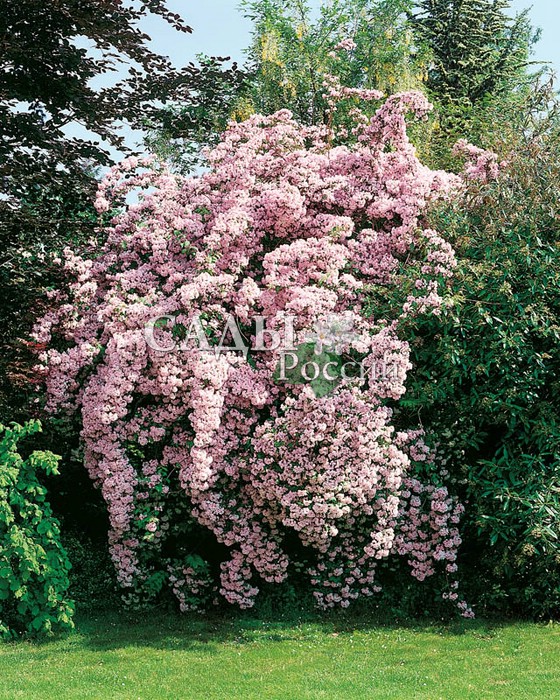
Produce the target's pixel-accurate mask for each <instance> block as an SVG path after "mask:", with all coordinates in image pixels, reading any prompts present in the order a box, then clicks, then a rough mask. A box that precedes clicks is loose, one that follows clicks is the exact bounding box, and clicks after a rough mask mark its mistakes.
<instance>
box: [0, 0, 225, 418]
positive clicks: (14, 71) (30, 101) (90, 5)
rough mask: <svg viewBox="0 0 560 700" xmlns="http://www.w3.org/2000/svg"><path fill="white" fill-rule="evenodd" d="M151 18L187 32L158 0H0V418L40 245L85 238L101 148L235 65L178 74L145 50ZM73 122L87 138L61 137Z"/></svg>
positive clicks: (42, 267) (21, 370)
mask: <svg viewBox="0 0 560 700" xmlns="http://www.w3.org/2000/svg"><path fill="white" fill-rule="evenodd" d="M148 13H152V14H154V15H159V16H160V17H161V18H162V19H163V20H165V21H166V22H168V23H169V24H170V25H171V26H172V27H174V28H175V29H176V30H177V31H178V32H182V33H184V34H188V33H190V32H191V31H192V30H191V28H190V27H189V26H188V25H187V24H186V23H185V22H184V20H183V19H181V17H179V15H176V14H174V13H172V12H169V11H168V10H167V8H166V2H165V0H149V2H146V3H144V4H143V5H142V6H141V7H140V8H139V9H135V6H134V5H129V3H126V2H123V0H53V1H52V2H48V3H45V2H42V1H41V0H21V2H12V0H0V41H1V46H2V51H1V53H0V137H1V138H0V250H1V253H0V285H1V291H2V294H1V302H0V324H1V325H2V331H3V332H2V338H3V340H2V347H1V350H2V352H1V353H0V355H1V357H2V359H1V360H0V370H1V371H0V375H1V376H2V381H1V382H0V383H1V386H0V392H1V393H2V396H0V415H4V417H5V418H6V419H12V418H13V417H15V416H14V412H15V413H17V412H18V411H19V410H20V409H19V408H18V406H19V407H20V408H21V405H22V402H23V397H22V399H21V400H16V399H15V397H16V395H17V393H18V390H17V386H16V385H17V378H18V375H19V376H25V375H26V374H27V375H28V374H29V373H28V371H26V369H25V367H26V360H25V354H24V352H23V351H22V348H21V345H18V344H17V343H16V342H15V340H14V339H16V338H18V337H20V336H21V335H23V334H24V333H25V330H26V329H28V328H29V326H30V323H31V317H32V316H33V313H32V309H33V307H34V306H36V305H37V304H40V303H41V300H42V297H43V291H44V288H45V287H48V286H49V284H52V283H53V282H54V279H53V277H52V274H51V272H52V271H51V269H50V267H49V265H48V261H47V260H46V257H45V252H46V251H48V250H52V249H56V248H60V247H62V246H63V245H65V244H69V245H71V246H75V245H77V244H78V243H79V242H80V241H83V240H85V239H87V238H89V237H90V236H91V235H92V234H93V231H94V225H95V222H96V216H95V214H94V211H93V209H92V206H91V201H92V197H93V191H94V188H95V183H96V180H95V174H96V167H99V166H106V165H108V164H109V163H110V162H111V157H110V154H109V150H108V147H109V146H112V147H114V148H117V149H119V150H121V151H126V150H127V146H126V144H125V141H124V138H123V135H122V133H120V131H119V128H118V126H119V124H122V123H123V122H124V123H127V124H129V125H130V126H131V127H134V128H143V127H144V126H145V125H146V122H149V121H150V120H152V119H155V118H156V117H157V115H160V114H161V113H162V109H163V106H164V105H165V103H167V102H169V101H170V100H181V102H183V103H187V104H188V103H190V102H191V101H195V102H197V101H198V99H199V97H198V95H199V90H200V88H201V87H202V88H203V90H204V92H205V94H206V95H210V94H211V93H212V89H213V87H215V89H216V90H218V91H219V90H220V88H219V85H220V84H221V82H224V81H225V82H227V81H228V80H229V79H230V77H231V76H233V75H235V72H236V71H235V66H234V67H233V68H232V69H231V70H229V71H228V70H222V69H223V60H221V59H215V60H209V61H207V62H206V63H205V64H204V65H203V66H200V67H198V68H197V67H195V66H194V64H192V63H190V64H188V65H187V66H186V67H185V68H182V69H180V70H177V69H175V68H174V67H173V65H172V64H171V63H170V62H169V60H168V59H166V58H165V57H163V56H160V55H158V54H156V53H154V52H153V51H152V50H151V49H150V47H149V37H148V36H147V35H146V34H144V33H143V32H142V31H141V29H140V28H139V26H138V22H139V21H140V20H141V19H142V18H143V17H145V16H146V15H147V14H148ZM109 73H116V74H117V75H118V76H119V78H118V79H117V81H116V83H115V84H113V85H108V86H106V87H101V88H99V89H96V88H94V87H93V86H92V81H96V80H97V81H99V79H100V78H103V77H104V76H107V74H109ZM104 82H107V81H106V80H105V79H104ZM197 119H199V120H201V119H204V112H203V111H200V110H199V111H198V112H197ZM71 124H78V125H80V126H81V127H84V128H85V129H86V133H88V132H89V134H90V135H91V136H90V137H88V136H85V137H78V136H71V135H69V134H68V131H67V127H68V126H69V125H71ZM14 383H15V384H14ZM8 395H11V398H10V399H9V400H8Z"/></svg>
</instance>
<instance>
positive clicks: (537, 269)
mask: <svg viewBox="0 0 560 700" xmlns="http://www.w3.org/2000/svg"><path fill="white" fill-rule="evenodd" d="M551 97H553V96H552V95H551V93H550V90H547V89H546V86H543V85H541V86H540V88H539V89H538V90H537V91H536V92H535V94H534V99H533V103H532V105H528V106H527V109H526V110H525V111H524V112H523V113H521V114H518V115H517V116H516V115H514V114H510V115H509V119H510V123H509V126H508V125H506V124H505V123H504V124H503V129H504V133H503V139H504V144H507V146H508V147H509V148H510V149H511V152H510V155H509V160H508V162H507V164H504V170H503V172H502V175H501V177H500V178H498V179H497V180H495V181H493V182H491V183H488V184H486V185H484V186H480V185H475V186H473V187H471V191H470V192H469V193H468V196H467V197H466V198H464V199H462V200H460V201H457V202H456V203H454V205H453V206H449V205H447V206H445V207H440V208H437V209H436V210H435V211H434V212H433V213H432V214H431V217H430V220H431V223H432V225H437V226H439V227H441V228H442V229H443V228H444V229H445V230H446V232H447V235H448V237H449V240H450V242H452V244H453V245H454V248H455V250H456V254H457V260H458V266H457V269H456V273H455V276H454V281H453V287H452V292H453V305H452V306H449V307H446V308H445V309H444V311H443V312H442V314H441V315H440V317H439V318H438V319H437V320H435V319H432V320H427V319H426V321H425V322H419V323H417V324H416V325H415V326H414V327H410V328H409V329H408V334H407V337H409V339H410V341H411V346H412V348H413V350H412V355H411V357H412V362H413V364H414V366H415V372H414V373H413V374H412V376H411V382H410V384H409V391H408V393H407V396H406V397H405V401H404V404H406V405H407V406H408V407H409V409H410V411H411V414H413V415H416V414H417V412H418V411H420V412H421V418H422V422H423V424H424V426H425V428H426V430H429V431H434V432H435V433H436V434H437V435H438V437H439V439H440V441H441V444H442V450H443V451H444V452H446V453H447V454H448V457H449V464H450V465H451V467H450V468H451V470H452V472H453V473H454V475H455V476H456V478H457V479H459V480H460V481H461V483H462V489H463V491H464V494H465V498H466V502H467V503H468V508H467V513H468V516H467V525H468V542H467V548H466V551H465V556H466V558H467V559H468V562H469V566H468V567H466V568H467V570H470V571H471V572H472V586H473V588H474V589H475V590H477V597H478V598H480V599H481V600H483V601H484V602H485V603H486V605H487V606H488V607H491V608H495V607H499V608H502V609H503V608H510V609H515V610H517V611H521V612H527V611H530V612H531V613H533V614H537V615H543V616H544V615H555V614H557V610H558V603H559V600H560V546H559V531H560V500H559V494H560V481H559V478H560V428H559V426H560V414H559V406H560V404H559V403H558V391H559V389H560V385H559V382H560V355H559V347H560V346H559V340H560V325H559V319H560V295H559V289H560V276H559V252H560V236H559V223H558V222H559V214H558V199H559V197H560V191H559V183H560V170H559V167H560V166H559V159H558V153H559V147H560V129H559V125H558V115H557V112H556V108H555V103H554V101H552V102H551ZM551 105H552V108H551Z"/></svg>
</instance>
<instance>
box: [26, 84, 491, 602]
mask: <svg viewBox="0 0 560 700" xmlns="http://www.w3.org/2000/svg"><path fill="white" fill-rule="evenodd" d="M369 92H371V91H368V95H367V96H366V97H367V98H368V99H372V98H373V97H377V99H380V98H381V96H380V95H376V96H372V95H371V94H369ZM351 97H352V99H355V95H352V96H351ZM429 109H430V105H429V104H428V102H427V101H426V99H425V98H424V97H423V96H422V95H421V94H420V93H416V92H411V93H403V94H399V95H396V96H393V97H390V98H389V99H387V100H386V101H385V102H384V103H383V104H382V105H381V106H380V108H379V109H378V111H377V113H376V114H375V116H374V117H373V118H372V119H371V120H369V121H368V122H367V123H364V120H363V119H358V120H357V124H356V127H355V130H354V135H353V136H354V143H353V144H352V145H348V146H342V145H338V146H333V145H332V142H333V139H332V134H331V133H328V129H319V128H304V127H302V126H301V125H300V124H298V123H296V122H294V121H293V120H292V116H291V114H290V113H289V112H288V111H280V112H278V113H276V114H274V115H272V116H270V117H263V116H254V117H251V118H250V119H248V120H247V121H245V122H243V123H232V124H231V125H230V127H229V129H228V130H227V131H226V132H225V134H224V135H223V138H222V140H221V143H220V144H219V145H218V146H217V147H216V148H215V149H214V150H213V151H211V152H210V153H209V154H208V163H209V169H208V172H205V173H203V174H200V175H197V176H195V177H189V178H185V177H180V176H177V175H173V174H171V173H170V172H168V171H167V170H166V169H165V167H164V166H162V165H161V164H158V163H155V162H153V161H150V160H149V159H147V160H140V161H139V160H137V159H135V158H129V159H127V160H125V161H124V162H123V163H121V164H120V165H119V166H118V167H114V168H113V169H112V170H111V171H110V172H109V173H108V175H107V176H106V177H105V179H104V180H103V182H102V183H101V186H100V188H99V194H98V197H97V201H96V206H97V209H98V211H99V212H100V213H102V212H112V213H113V218H112V220H111V224H110V225H109V226H108V228H107V230H106V237H105V242H104V243H103V244H102V245H100V246H98V247H97V248H92V249H91V250H90V251H88V252H87V254H84V256H79V255H76V254H74V253H73V252H72V251H70V250H66V251H65V252H64V256H63V257H64V260H63V261H61V264H63V265H64V266H65V268H66V270H67V273H68V275H69V277H70V280H71V281H70V283H69V289H68V290H66V292H64V293H62V292H60V293H58V296H57V299H55V300H54V301H53V310H52V311H51V312H49V313H48V314H47V315H46V316H45V317H44V318H43V319H42V320H41V321H40V322H39V323H38V325H37V328H36V332H35V336H36V339H37V340H38V341H40V342H42V343H48V344H49V349H48V350H46V351H45V352H44V353H43V354H42V356H41V363H42V364H41V367H42V369H43V371H44V372H45V375H46V387H47V397H48V398H47V410H49V411H53V412H54V411H58V412H68V413H70V414H75V413H78V414H79V416H80V419H81V425H82V432H81V435H82V439H83V443H84V447H85V463H86V467H87V469H88V471H89V473H90V475H91V478H92V479H93V480H94V481H95V483H96V484H97V485H98V486H99V488H100V489H101V492H102V495H103V498H104V499H105V502H106V504H107V508H108V514H109V519H110V533H109V538H110V547H111V553H112V557H113V560H114V563H115V566H116V569H117V572H118V578H119V581H120V584H121V586H122V587H123V589H124V590H125V592H126V593H127V598H128V600H129V601H131V602H134V603H141V602H143V601H146V600H147V599H149V598H150V596H152V595H154V594H156V593H157V592H158V591H159V590H160V589H161V587H162V586H164V585H167V586H168V587H169V588H170V589H171V590H172V591H174V592H175V594H176V595H177V596H178V598H179V600H180V603H181V606H182V607H183V608H185V609H186V608H192V607H196V598H197V595H198V593H199V591H201V592H202V594H203V595H204V596H205V598H208V599H210V598H216V596H217V594H218V592H219V593H220V594H221V595H222V596H223V597H225V599H226V600H228V601H229V602H231V603H236V604H238V605H240V606H241V607H250V606H251V605H253V603H254V599H255V596H256V595H257V593H258V591H259V581H265V582H269V583H281V582H282V581H284V580H285V579H286V578H287V577H288V575H289V574H290V571H291V570H292V569H296V570H297V571H298V572H300V573H301V572H302V571H303V572H304V573H306V575H307V577H308V580H309V582H310V586H311V587H312V588H313V591H314V595H315V598H316V601H317V603H318V605H319V606H321V607H332V606H335V605H340V606H343V607H346V606H348V605H349V603H350V602H351V601H352V600H354V599H356V598H358V597H359V596H369V595H372V594H373V593H374V592H375V591H376V590H378V587H379V581H378V567H379V566H380V564H382V563H383V562H384V561H385V560H387V559H388V558H389V557H393V556H395V557H399V556H400V557H405V558H406V561H408V563H409V565H410V572H411V574H412V576H414V577H416V578H417V579H418V580H420V581H421V580H423V579H424V578H425V577H427V576H429V575H431V574H433V573H434V572H435V571H436V570H438V569H440V570H442V571H444V572H447V573H448V574H449V575H450V577H451V578H452V579H455V578H456V577H455V576H454V573H455V571H456V568H457V567H456V562H455V560H456V557H457V548H458V546H459V544H460V538H459V534H458V529H457V524H458V522H459V517H460V514H461V512H462V508H461V506H460V505H459V504H458V503H456V502H455V501H454V500H453V499H452V498H451V496H450V495H449V493H448V491H447V489H446V488H445V487H444V486H443V484H442V483H435V482H432V481H430V482H429V483H424V482H423V481H422V479H420V478H419V477H418V475H419V474H420V473H423V472H422V469H420V467H422V466H423V465H425V464H426V463H427V462H431V461H433V460H434V455H433V453H432V452H431V451H430V450H429V449H428V448H427V447H426V445H425V444H424V442H423V439H422V435H421V433H419V432H418V431H417V430H413V431H410V432H407V431H406V430H403V427H402V426H399V429H398V430H397V427H396V426H395V425H393V424H392V410H391V407H390V406H391V402H395V401H398V399H399V397H401V396H402V394H403V393H404V391H405V381H406V374H407V371H408V370H409V369H410V364H409V360H408V346H407V343H406V339H405V338H399V337H398V329H399V320H400V319H402V318H406V317H409V316H411V315H414V314H418V313H438V310H439V308H440V307H441V304H442V303H443V299H444V296H443V290H444V289H445V283H446V279H447V278H449V276H450V275H451V274H452V270H453V267H454V264H455V261H454V256H453V250H452V248H451V247H450V246H449V245H448V244H447V243H446V242H445V240H443V239H442V237H441V236H440V235H439V234H438V233H437V232H436V231H433V230H427V229H425V228H424V227H423V225H422V218H421V217H422V213H423V212H424V210H425V208H426V205H427V203H428V202H430V201H432V200H434V199H435V198H440V197H449V196H451V195H452V194H453V193H454V192H456V191H457V190H458V189H460V187H461V183H462V179H461V177H459V176H457V175H452V174H449V173H446V172H436V171H432V170H430V169H429V168H427V167H425V166H424V165H423V164H422V163H421V162H420V161H419V160H418V158H417V156H416V153H415V150H414V147H413V146H412V145H411V143H410V142H409V139H408V137H407V129H406V122H405V116H406V113H407V112H410V113H412V114H413V115H414V116H416V117H418V118H422V117H424V116H425V115H426V114H427V112H428V110H429ZM473 153H475V156H476V158H477V167H482V166H483V165H484V163H482V159H481V157H480V153H479V152H478V151H476V152H473ZM488 162H489V163H490V162H492V159H491V158H490V159H489V161H488ZM471 170H472V168H471ZM133 191H134V192H136V193H137V194H136V197H135V203H132V204H128V205H127V204H126V199H127V195H129V193H131V192H133ZM129 199H130V198H129ZM410 270H414V271H415V274H414V275H413V278H415V279H414V280H413V282H412V283H406V284H408V287H405V281H406V280H407V279H410ZM392 285H403V288H404V295H403V306H402V308H400V309H395V313H394V317H393V318H375V317H372V316H371V315H370V314H369V313H366V310H367V309H368V308H369V306H368V297H369V295H370V292H371V290H372V289H379V288H383V287H387V286H392ZM337 314H338V315H340V316H341V317H343V318H344V319H345V322H348V323H350V324H351V327H352V333H351V334H349V336H348V338H347V342H346V344H345V345H344V347H339V348H337V349H338V351H339V352H340V353H341V354H342V355H344V357H345V358H346V359H349V360H351V362H352V363H354V364H356V365H357V366H361V367H363V368H365V369H366V371H361V372H360V373H357V374H355V376H353V377H346V378H345V379H344V381H341V377H338V380H337V381H336V382H333V386H332V389H331V391H329V392H326V393H320V394H319V395H318V394H317V392H315V391H314V390H313V387H312V386H311V385H310V384H309V383H306V382H305V381H299V382H289V381H284V382H283V381H281V380H280V379H279V378H278V372H277V368H278V364H279V360H280V357H281V354H282V352H283V349H285V348H286V347H287V346H295V347H300V345H301V344H302V343H305V342H306V338H309V334H310V333H311V332H313V329H314V328H317V327H318V325H319V326H320V324H321V323H322V322H325V320H328V319H330V318H332V317H333V315H335V316H336V315H337ZM232 318H233V319H235V321H236V323H237V324H238V328H239V330H240V333H241V335H242V337H243V338H244V339H245V340H246V341H247V347H248V348H249V350H248V351H246V352H238V351H237V350H233V349H230V350H227V349H223V347H222V350H221V352H217V351H216V348H218V347H220V339H221V336H222V333H223V329H224V324H226V323H227V319H230V320H231V319H232ZM259 318H260V319H261V330H262V327H264V328H265V330H264V333H260V334H259V333H257V325H258V324H257V321H255V319H259ZM154 319H158V321H157V322H156V323H154ZM287 319H291V326H292V327H291V328H290V324H288V323H287ZM148 328H150V329H151V331H152V334H153V335H154V336H157V344H155V346H154V344H153V343H152V342H150V336H149V334H147V332H146V330H147V329H148ZM193 329H194V330H193ZM288 329H289V332H288ZM292 331H293V338H290V337H288V336H289V335H290V334H291V333H292ZM201 335H202V336H203V337H201ZM257 336H258V337H257ZM152 340H153V338H152ZM272 341H276V342H272ZM259 342H262V343H263V347H264V349H262V348H261V349H260V350H258V351H257V350H256V349H255V348H258V347H259ZM226 344H227V343H226ZM221 345H222V346H223V343H222V344H221ZM381 358H383V364H384V366H385V369H387V367H389V368H390V369H391V371H390V372H387V371H384V372H380V371H372V370H373V369H374V368H375V367H377V365H378V364H379V363H380V360H381ZM360 363H361V364H360ZM432 471H434V473H435V471H437V470H432ZM424 472H429V470H424ZM427 481H429V480H427ZM200 533H206V534H205V535H204V537H201V535H200ZM209 542H212V543H213V544H211V545H209V544H208V543H209ZM210 550H211V556H210V554H209V551H210ZM210 560H211V561H210ZM193 561H196V562H197V566H196V569H195V568H193V564H192V562H193ZM212 577H214V583H213V584H212ZM456 585H457V584H456V583H455V581H452V582H451V588H450V590H449V591H448V592H447V593H446V596H447V597H448V598H450V599H451V600H454V599H455V598H457V594H456V592H455V588H456ZM212 586H214V588H213V587H212ZM187 601H188V602H187ZM459 606H460V608H461V610H462V612H463V614H465V615H471V614H472V613H471V611H470V609H469V608H468V606H467V605H466V604H465V603H464V602H462V601H461V602H459Z"/></svg>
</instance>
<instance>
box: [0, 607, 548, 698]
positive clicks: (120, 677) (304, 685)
mask: <svg viewBox="0 0 560 700" xmlns="http://www.w3.org/2000/svg"><path fill="white" fill-rule="evenodd" d="M559 659H560V625H558V624H548V625H538V624H530V623H512V624H496V623H488V622H486V623H485V622H481V621H472V622H457V623H452V624H450V625H447V626H446V625H443V624H442V626H441V627H439V626H434V625H427V624H426V625H424V624H416V625H407V626H405V627H403V626H391V625H375V624H374V623H369V622H365V621H363V622H360V621H356V619H354V620H350V619H341V618H332V620H331V621H327V622H325V621H323V622H315V623H309V622H305V623H297V622H295V623H294V622H290V623H288V622H270V621H265V622H263V621H259V620H252V619H247V618H244V619H227V620H219V619H215V618H204V617H202V618H201V617H182V618H181V617H172V616H169V615H161V616H159V615H156V614H154V613H150V614H149V615H146V616H144V617H141V616H140V617H134V618H132V617H131V618H124V617H122V616H109V615H107V614H103V615H100V616H97V617H90V618H87V619H82V620H78V624H77V629H76V632H75V633H74V634H73V635H71V636H70V637H67V638H66V639H61V640H56V641H50V642H43V643H30V642H15V643H9V644H3V645H2V644H0V698H1V699H2V700H4V699H8V698H9V699H10V700H14V699H16V698H22V699H23V698H24V699H25V700H31V699H32V700H43V699H45V700H46V699H49V700H50V699H51V698H52V699H53V700H54V698H56V699H57V700H69V699H73V698H76V699H78V698H79V699H80V700H83V699H84V698H99V699H100V700H101V699H103V700H119V699H122V700H125V699H126V700H135V699H139V700H183V699H190V698H193V699H194V698H196V700H230V699H231V700H234V699H235V700H253V699H254V700H307V699H309V700H311V699H313V700H319V699H323V698H324V699H325V700H338V699H339V698H340V700H354V699H357V698H360V699H362V698H363V699H365V698H398V700H406V699H407V698H413V699H414V700H420V699H422V698H426V699H428V698H429V700H439V699H440V698H441V699H442V700H453V699H454V698H458V699H459V698H460V699H461V700H464V699H465V698H472V699H473V700H481V699H482V698H491V699H492V700H497V699H499V698H508V700H511V699H512V698H531V699H532V700H534V699H535V698H546V699H547V700H548V699H554V698H560V663H559Z"/></svg>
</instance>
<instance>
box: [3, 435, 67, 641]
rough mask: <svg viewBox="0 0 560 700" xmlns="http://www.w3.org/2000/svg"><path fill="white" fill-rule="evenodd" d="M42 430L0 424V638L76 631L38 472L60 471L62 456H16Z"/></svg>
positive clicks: (61, 558)
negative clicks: (25, 441)
mask: <svg viewBox="0 0 560 700" xmlns="http://www.w3.org/2000/svg"><path fill="white" fill-rule="evenodd" d="M40 428H41V426H40V424H39V423H38V422H33V421H32V422H29V423H27V424H26V425H25V426H20V425H17V424H15V423H14V424H12V426H11V427H6V426H0V638H9V637H11V636H14V635H16V634H19V633H23V632H26V633H29V634H32V635H38V634H39V635H44V634H50V633H52V632H59V631H64V630H68V629H71V628H72V614H73V604H72V602H71V601H70V600H69V599H68V597H67V590H68V586H69V581H68V571H69V569H70V563H69V561H68V557H67V555H66V552H65V551H64V548H63V547H62V545H61V543H60V532H59V526H58V523H57V521H56V520H55V519H54V517H53V515H52V512H51V508H50V506H49V504H48V502H47V500H46V489H45V487H44V486H42V485H41V483H40V482H39V479H38V472H39V471H43V472H45V474H57V473H58V457H56V456H55V455H53V454H52V453H50V452H41V451H35V452H32V453H31V454H30V455H29V456H28V457H27V458H26V459H24V458H23V457H21V456H20V454H19V453H18V441H20V440H22V439H23V438H27V437H29V436H31V435H33V434H35V433H37V432H38V431H39V430H40Z"/></svg>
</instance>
